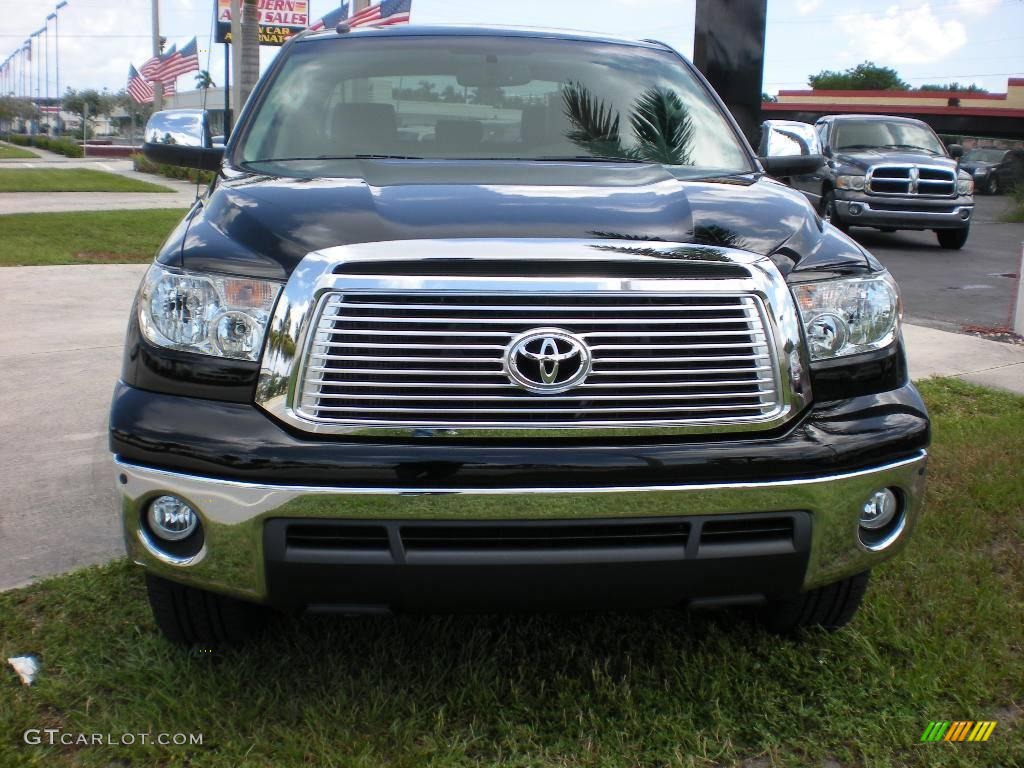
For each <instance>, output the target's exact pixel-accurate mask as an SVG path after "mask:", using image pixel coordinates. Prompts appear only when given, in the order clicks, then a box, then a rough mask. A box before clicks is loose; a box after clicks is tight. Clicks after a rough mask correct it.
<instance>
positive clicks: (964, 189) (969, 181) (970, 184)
mask: <svg viewBox="0 0 1024 768" xmlns="http://www.w3.org/2000/svg"><path fill="white" fill-rule="evenodd" d="M956 193H957V194H958V195H973V194H974V179H973V178H971V174H969V173H967V172H966V171H960V175H959V176H958V177H957V181H956Z"/></svg>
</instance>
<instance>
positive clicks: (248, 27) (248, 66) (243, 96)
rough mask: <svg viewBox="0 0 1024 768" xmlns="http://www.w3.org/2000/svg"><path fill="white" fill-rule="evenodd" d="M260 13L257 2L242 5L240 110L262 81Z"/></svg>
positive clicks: (239, 82)
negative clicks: (258, 82)
mask: <svg viewBox="0 0 1024 768" xmlns="http://www.w3.org/2000/svg"><path fill="white" fill-rule="evenodd" d="M259 25H260V11H259V6H258V4H257V0H244V2H243V3H242V40H241V44H242V65H241V67H240V70H241V71H240V72H239V74H238V84H239V91H240V103H239V105H238V107H239V109H240V108H241V107H242V105H243V104H245V102H246V100H247V99H248V98H249V94H250V93H252V92H253V89H254V88H255V87H256V82H257V81H258V80H259V79H260V26H259Z"/></svg>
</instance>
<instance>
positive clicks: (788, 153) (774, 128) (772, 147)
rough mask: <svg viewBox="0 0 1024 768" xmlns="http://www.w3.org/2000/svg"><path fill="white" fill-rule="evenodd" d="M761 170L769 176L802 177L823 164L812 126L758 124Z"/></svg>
mask: <svg viewBox="0 0 1024 768" xmlns="http://www.w3.org/2000/svg"><path fill="white" fill-rule="evenodd" d="M760 154H761V157H759V158H758V160H760V161H761V166H762V167H763V168H764V170H765V172H766V173H767V174H768V175H769V176H776V177H780V176H802V175H805V174H808V173H814V172H815V171H816V170H818V168H820V167H821V166H822V165H824V164H825V158H824V157H822V155H821V145H820V144H819V142H818V133H817V131H816V130H815V129H814V126H813V125H808V124H807V123H798V122H796V121H795V120H765V121H764V123H762V124H761V145H760Z"/></svg>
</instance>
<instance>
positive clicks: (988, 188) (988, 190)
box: [984, 176, 999, 195]
mask: <svg viewBox="0 0 1024 768" xmlns="http://www.w3.org/2000/svg"><path fill="white" fill-rule="evenodd" d="M984 192H985V194H986V195H998V194H999V179H997V178H996V177H995V176H989V177H988V181H986V182H985V189H984Z"/></svg>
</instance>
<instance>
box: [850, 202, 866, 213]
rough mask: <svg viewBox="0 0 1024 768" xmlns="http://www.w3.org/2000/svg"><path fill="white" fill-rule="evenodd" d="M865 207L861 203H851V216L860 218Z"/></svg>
mask: <svg viewBox="0 0 1024 768" xmlns="http://www.w3.org/2000/svg"><path fill="white" fill-rule="evenodd" d="M862 210H864V207H863V206H862V205H861V204H860V203H850V207H849V211H850V215H851V216H860V212H861V211H862Z"/></svg>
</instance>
